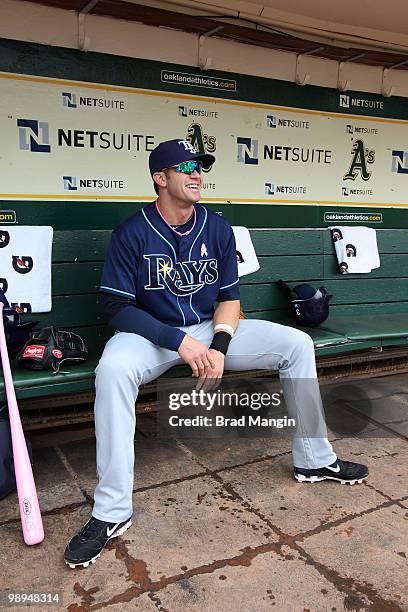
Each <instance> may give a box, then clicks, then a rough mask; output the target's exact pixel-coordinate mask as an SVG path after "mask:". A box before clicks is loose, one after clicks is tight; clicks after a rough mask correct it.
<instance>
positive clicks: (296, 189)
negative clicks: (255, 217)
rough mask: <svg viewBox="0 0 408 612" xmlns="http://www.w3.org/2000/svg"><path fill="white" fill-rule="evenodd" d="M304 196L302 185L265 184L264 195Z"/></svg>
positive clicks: (304, 191) (304, 188) (304, 190)
mask: <svg viewBox="0 0 408 612" xmlns="http://www.w3.org/2000/svg"><path fill="white" fill-rule="evenodd" d="M279 193H283V194H303V195H305V194H306V187H305V186H304V185H275V183H265V195H275V194H279Z"/></svg>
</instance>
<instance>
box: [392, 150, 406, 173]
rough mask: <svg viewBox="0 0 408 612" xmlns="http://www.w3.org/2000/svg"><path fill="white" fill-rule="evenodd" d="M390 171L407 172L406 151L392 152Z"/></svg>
mask: <svg viewBox="0 0 408 612" xmlns="http://www.w3.org/2000/svg"><path fill="white" fill-rule="evenodd" d="M391 170H392V172H396V173H397V174H408V151H393V152H392V166H391Z"/></svg>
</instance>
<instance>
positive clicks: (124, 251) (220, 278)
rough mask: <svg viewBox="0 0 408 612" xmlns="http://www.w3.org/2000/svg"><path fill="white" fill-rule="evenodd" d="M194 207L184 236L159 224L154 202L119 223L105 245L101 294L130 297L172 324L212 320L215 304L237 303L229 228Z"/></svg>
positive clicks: (231, 239) (235, 277)
mask: <svg viewBox="0 0 408 612" xmlns="http://www.w3.org/2000/svg"><path fill="white" fill-rule="evenodd" d="M195 208H196V213H197V218H196V224H195V227H194V229H193V231H192V232H191V233H190V234H188V235H187V236H178V235H177V234H176V233H175V232H174V231H173V230H172V229H171V228H170V227H169V226H168V225H167V224H166V223H165V222H164V221H163V219H162V218H161V217H160V215H159V214H158V212H157V209H156V204H155V203H152V204H149V205H148V206H146V207H145V208H143V209H142V210H141V211H139V212H138V213H136V214H135V215H133V216H132V217H130V218H129V219H127V220H126V221H124V222H123V223H122V224H121V225H119V227H117V228H116V229H115V231H114V232H113V234H112V238H111V241H110V244H109V248H108V252H107V256H106V260H105V265H104V269H103V274H102V282H101V287H100V289H101V291H104V292H107V293H112V294H114V295H118V296H122V297H125V298H130V299H133V300H135V305H136V306H137V307H138V308H141V309H142V310H145V311H146V312H149V313H150V314H151V315H153V316H154V317H155V318H156V319H158V320H159V321H161V322H163V323H167V324H168V325H172V326H184V325H193V324H195V323H200V322H201V321H205V320H206V319H212V317H213V314H214V303H215V302H221V301H226V300H238V299H239V278H238V268H237V259H236V246H235V238H234V234H233V231H232V229H231V226H230V224H229V223H228V222H227V221H226V220H225V219H223V218H222V217H220V216H219V215H217V214H216V213H214V212H212V211H211V210H208V209H207V208H205V207H204V206H202V205H201V204H198V203H197V204H195ZM183 228H184V226H183ZM179 229H181V228H179Z"/></svg>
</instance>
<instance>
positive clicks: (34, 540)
mask: <svg viewBox="0 0 408 612" xmlns="http://www.w3.org/2000/svg"><path fill="white" fill-rule="evenodd" d="M3 308H4V305H3V303H2V302H0V353H1V362H2V364H3V376H4V383H5V387H6V395H7V403H8V410H9V415H10V431H11V439H12V444H13V458H14V471H15V475H16V484H17V494H18V504H19V507H20V516H21V526H22V530H23V538H24V542H25V543H26V544H28V545H29V546H31V545H32V544H39V543H40V542H42V541H43V539H44V528H43V524H42V519H41V512H40V506H39V503H38V497H37V490H36V488H35V482H34V476H33V470H32V469H31V463H30V457H29V455H28V451H27V444H26V441H25V437H24V432H23V427H22V425H21V420H20V413H19V410H18V406H17V400H16V392H15V390H14V385H13V378H12V376H11V369H10V360H9V356H8V351H7V344H6V334H5V331H4V323H3Z"/></svg>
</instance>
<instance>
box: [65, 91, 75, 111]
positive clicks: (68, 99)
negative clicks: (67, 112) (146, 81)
mask: <svg viewBox="0 0 408 612" xmlns="http://www.w3.org/2000/svg"><path fill="white" fill-rule="evenodd" d="M62 105H63V106H65V108H77V97H76V94H74V93H68V92H65V93H63V94H62Z"/></svg>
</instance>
